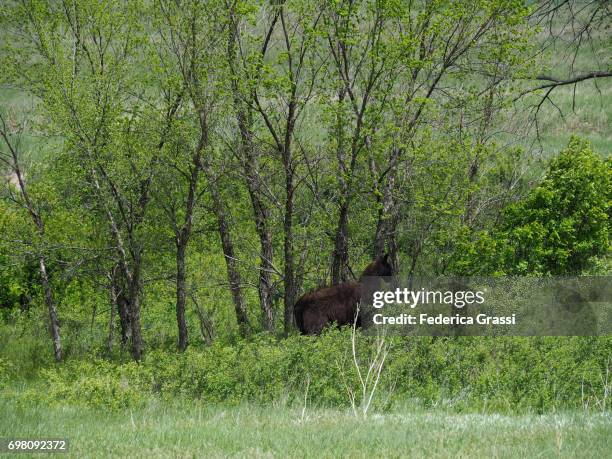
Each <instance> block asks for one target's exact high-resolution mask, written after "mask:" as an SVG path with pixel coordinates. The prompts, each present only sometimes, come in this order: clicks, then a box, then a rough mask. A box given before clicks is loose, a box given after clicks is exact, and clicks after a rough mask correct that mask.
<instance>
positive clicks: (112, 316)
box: [107, 273, 117, 353]
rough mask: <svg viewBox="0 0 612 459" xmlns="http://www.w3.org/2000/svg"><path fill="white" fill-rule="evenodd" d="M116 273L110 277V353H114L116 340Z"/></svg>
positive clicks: (108, 342) (108, 341)
mask: <svg viewBox="0 0 612 459" xmlns="http://www.w3.org/2000/svg"><path fill="white" fill-rule="evenodd" d="M113 278H114V273H112V274H109V275H108V280H109V281H110V285H109V295H110V311H109V312H110V317H109V319H108V340H107V344H108V352H109V353H110V352H113V342H114V340H115V313H116V312H117V290H116V289H115V283H114V280H113Z"/></svg>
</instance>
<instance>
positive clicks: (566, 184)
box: [453, 137, 612, 275]
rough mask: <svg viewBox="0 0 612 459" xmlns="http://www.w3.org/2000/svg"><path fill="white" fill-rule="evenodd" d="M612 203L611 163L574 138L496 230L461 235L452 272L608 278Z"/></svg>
mask: <svg viewBox="0 0 612 459" xmlns="http://www.w3.org/2000/svg"><path fill="white" fill-rule="evenodd" d="M610 203H612V161H610V160H609V159H608V160H604V159H602V158H601V157H600V156H599V155H597V154H596V153H594V152H593V151H592V149H591V147H590V145H589V143H588V142H587V141H584V140H581V139H580V138H578V137H572V138H571V139H570V141H569V144H568V146H567V148H566V149H565V150H563V151H562V152H561V153H559V155H558V156H557V157H555V158H554V159H553V160H552V161H551V162H550V164H549V166H548V170H547V172H546V175H545V176H544V178H543V179H542V181H541V182H540V183H539V184H538V186H536V187H535V188H534V189H532V190H531V191H530V192H529V193H528V194H527V196H525V197H524V198H523V199H521V200H520V201H518V202H516V203H514V204H512V205H509V206H508V207H507V208H505V209H504V212H503V214H502V216H501V218H500V221H499V222H498V224H497V225H496V227H494V228H493V229H491V230H486V231H482V232H480V233H478V234H477V235H475V237H470V236H474V235H470V234H469V233H466V234H463V236H464V237H465V238H466V240H465V241H464V242H463V243H460V250H459V253H460V254H461V256H460V257H459V258H458V259H457V260H455V261H454V262H453V269H454V271H456V272H460V273H464V274H474V273H479V274H519V275H524V274H529V275H551V274H552V275H575V274H581V273H585V272H588V273H599V274H601V273H607V272H609V269H607V268H605V266H604V267H602V266H603V265H604V264H605V262H604V261H603V260H604V259H605V257H606V256H608V255H609V250H610V218H611V216H612V207H611V206H610ZM460 239H461V238H460ZM598 269H599V271H598Z"/></svg>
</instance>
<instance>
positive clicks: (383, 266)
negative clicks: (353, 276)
mask: <svg viewBox="0 0 612 459" xmlns="http://www.w3.org/2000/svg"><path fill="white" fill-rule="evenodd" d="M361 276H362V277H391V276H393V267H392V266H391V263H389V254H388V253H386V254H384V255H383V256H382V257H377V258H376V260H374V261H373V262H372V263H370V264H369V265H368V267H367V268H366V269H365V271H364V272H363V274H362V275H361Z"/></svg>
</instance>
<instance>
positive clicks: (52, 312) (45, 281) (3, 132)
mask: <svg viewBox="0 0 612 459" xmlns="http://www.w3.org/2000/svg"><path fill="white" fill-rule="evenodd" d="M0 121H1V122H2V126H1V128H0V136H2V138H3V139H4V141H5V143H6V145H7V147H8V149H9V151H10V154H11V159H12V169H13V173H14V174H15V175H16V176H17V182H18V185H19V190H20V192H21V197H22V198H23V202H24V206H25V208H26V209H27V211H28V213H29V214H30V217H31V218H32V221H33V222H34V224H35V225H36V229H37V231H38V235H39V236H40V238H41V239H43V238H44V236H45V225H44V223H43V219H42V217H41V216H40V214H39V213H38V211H37V210H36V207H35V206H34V203H33V202H32V201H31V200H30V195H29V193H28V191H27V190H26V184H25V180H24V179H23V174H22V173H21V167H20V165H19V153H18V150H17V149H16V147H15V146H14V145H13V144H12V143H11V141H10V140H9V135H8V133H7V128H6V122H5V120H4V118H1V117H0ZM38 268H39V271H40V281H41V284H42V288H43V293H44V295H45V304H46V305H47V310H48V312H49V329H50V332H51V339H52V341H53V354H54V355H55V360H56V361H58V362H59V361H61V360H62V342H61V338H60V327H59V320H58V318H57V307H56V306H55V301H54V299H53V291H52V290H51V283H50V282H49V275H48V273H47V262H46V259H45V256H44V254H43V253H42V251H40V252H39V254H38Z"/></svg>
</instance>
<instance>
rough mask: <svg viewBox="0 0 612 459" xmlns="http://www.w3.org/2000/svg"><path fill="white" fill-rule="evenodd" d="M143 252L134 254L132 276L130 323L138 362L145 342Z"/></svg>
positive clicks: (134, 356)
mask: <svg viewBox="0 0 612 459" xmlns="http://www.w3.org/2000/svg"><path fill="white" fill-rule="evenodd" d="M141 256H142V255H141V254H140V251H139V250H138V249H136V253H135V256H134V266H133V270H132V278H131V279H130V295H129V299H130V325H131V331H132V357H133V358H134V360H136V361H137V362H138V361H140V360H141V359H142V351H143V343H142V334H141V329H140V290H141V282H142V279H141V260H142V259H141Z"/></svg>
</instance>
